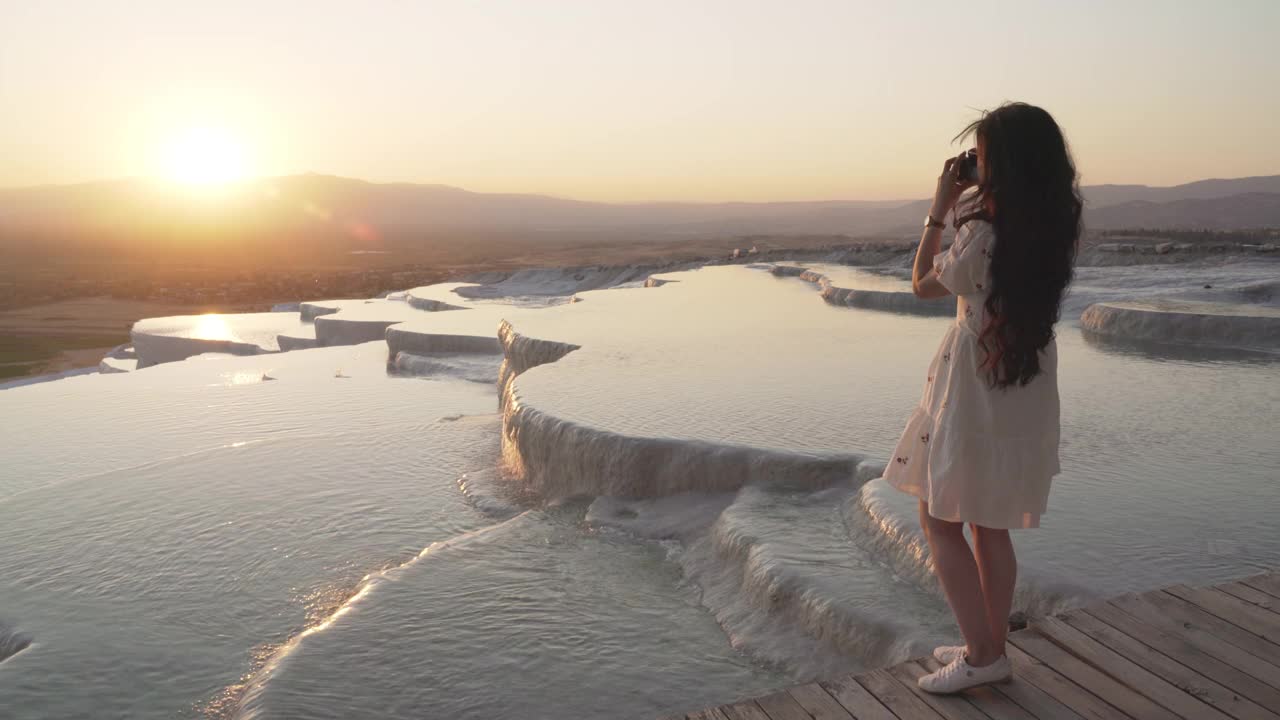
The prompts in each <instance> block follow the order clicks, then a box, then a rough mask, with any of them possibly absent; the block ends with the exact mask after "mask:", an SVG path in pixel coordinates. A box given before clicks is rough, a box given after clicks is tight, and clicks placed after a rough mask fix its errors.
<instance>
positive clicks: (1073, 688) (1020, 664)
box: [1000, 630, 1125, 720]
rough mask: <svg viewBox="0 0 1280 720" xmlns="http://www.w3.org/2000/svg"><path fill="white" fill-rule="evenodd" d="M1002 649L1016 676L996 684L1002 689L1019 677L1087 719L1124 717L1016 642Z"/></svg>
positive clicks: (1015, 683) (1099, 719)
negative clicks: (1004, 684) (1022, 648)
mask: <svg viewBox="0 0 1280 720" xmlns="http://www.w3.org/2000/svg"><path fill="white" fill-rule="evenodd" d="M1019 632H1026V631H1025V630H1020V631H1019ZM1014 634H1017V633H1014ZM1010 637H1012V635H1011V636H1010ZM1005 652H1006V653H1008V655H1009V660H1010V661H1012V662H1013V675H1014V677H1015V678H1016V680H1015V681H1014V683H1013V684H1012V685H1008V686H1005V687H1003V688H1000V689H1001V690H1002V691H1004V692H1008V691H1009V690H1012V689H1013V688H1014V687H1016V686H1017V685H1018V681H1019V680H1021V681H1025V682H1027V683H1028V684H1031V685H1033V686H1034V687H1037V688H1039V689H1040V690H1041V691H1043V692H1044V693H1045V694H1047V695H1049V696H1050V697H1052V698H1054V699H1055V700H1057V701H1058V702H1060V703H1062V704H1063V705H1065V706H1067V707H1068V708H1070V709H1071V711H1072V712H1074V713H1076V714H1077V715H1078V716H1080V717H1083V718H1089V719H1090V720H1114V719H1115V718H1117V717H1125V715H1124V714H1123V713H1121V712H1120V711H1118V710H1116V709H1115V708H1113V707H1111V706H1110V705H1108V704H1106V703H1105V702H1103V700H1102V698H1100V697H1098V696H1097V695H1094V694H1093V693H1091V692H1089V691H1088V690H1086V689H1084V688H1082V687H1080V686H1079V685H1076V684H1075V683H1074V682H1071V681H1070V680H1068V679H1067V678H1065V677H1063V676H1062V674H1061V673H1059V672H1058V671H1056V670H1054V669H1053V668H1051V667H1049V666H1048V665H1045V664H1044V663H1042V662H1040V661H1039V660H1038V659H1036V658H1034V657H1032V656H1030V655H1028V654H1026V653H1024V652H1022V651H1021V650H1019V649H1018V646H1016V645H1009V646H1007V647H1005Z"/></svg>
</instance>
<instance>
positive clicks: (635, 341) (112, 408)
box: [0, 266, 1280, 718]
mask: <svg viewBox="0 0 1280 720" xmlns="http://www.w3.org/2000/svg"><path fill="white" fill-rule="evenodd" d="M814 269H815V270H821V271H823V272H824V274H826V275H827V276H828V277H829V278H831V280H832V282H833V283H834V284H836V285H841V284H842V283H844V284H845V286H848V287H858V288H861V289H868V290H880V291H887V292H900V291H902V283H901V281H898V280H895V279H893V278H884V277H882V276H879V275H875V274H872V273H867V272H865V271H861V270H853V269H843V270H842V269H840V268H839V267H838V266H825V267H821V268H814ZM1133 272H1134V271H1133V270H1132V269H1128V268H1125V269H1116V272H1115V273H1114V277H1111V276H1109V275H1108V274H1107V272H1105V271H1102V270H1090V271H1089V272H1088V273H1086V276H1087V283H1085V284H1084V285H1082V290H1081V293H1082V294H1085V293H1095V294H1101V293H1106V294H1107V298H1108V299H1111V298H1112V296H1114V297H1115V298H1123V297H1125V293H1124V287H1123V286H1124V283H1125V282H1126V278H1128V275H1126V273H1128V274H1132V273H1133ZM1215 272H1218V273H1219V275H1217V276H1215V277H1216V278H1219V280H1218V281H1219V282H1222V281H1223V280H1227V281H1230V280H1231V279H1232V278H1236V279H1238V280H1239V281H1240V282H1250V281H1254V280H1255V279H1256V277H1257V276H1258V275H1257V272H1256V269H1252V268H1251V269H1248V270H1247V271H1241V272H1238V273H1235V274H1232V273H1231V271H1230V270H1224V269H1218V270H1216V271H1215ZM1193 275H1194V273H1192V272H1186V273H1185V277H1186V278H1192V276H1193ZM570 277H571V276H570ZM663 277H664V278H666V279H668V280H671V281H673V282H668V283H666V284H664V285H662V286H661V287H654V288H639V287H635V288H630V289H612V290H600V291H591V292H582V293H579V295H578V298H579V299H580V300H581V302H574V303H571V304H555V303H553V302H530V301H528V300H527V297H534V296H537V294H536V293H534V292H530V289H531V288H532V289H533V290H536V289H537V288H536V287H533V286H532V285H531V284H530V283H531V280H529V279H528V278H525V279H522V281H521V283H519V288H518V289H519V291H520V293H521V294H522V295H525V296H527V297H526V299H525V300H521V301H520V302H518V303H514V304H510V305H506V306H503V305H502V304H501V303H500V302H498V300H499V298H498V297H497V295H498V293H488V294H485V293H479V294H478V295H477V298H479V301H478V302H477V301H469V300H467V299H466V298H462V297H458V298H457V302H456V303H453V302H449V301H451V300H454V299H455V298H454V296H453V295H451V294H450V293H452V291H453V287H457V286H453V287H450V288H447V289H437V291H431V290H429V289H418V290H415V291H414V292H413V293H410V294H409V295H408V298H409V301H408V302H399V303H397V302H396V301H391V300H388V301H381V302H379V303H373V304H366V303H358V304H355V305H352V306H351V307H345V308H344V309H340V310H339V312H338V313H334V314H333V315H331V316H327V317H329V323H330V328H329V331H331V332H332V337H333V338H342V337H351V338H357V337H360V336H361V334H362V333H364V332H365V328H366V327H367V326H368V325H371V324H372V325H377V324H378V323H383V322H385V323H387V324H388V325H391V324H392V323H395V322H401V321H405V320H407V322H401V324H399V325H394V326H393V331H394V330H395V328H400V329H401V332H402V334H403V335H405V336H406V337H408V338H409V339H410V340H411V339H412V336H414V335H415V334H417V335H419V336H421V337H427V336H429V335H430V334H432V333H436V334H438V335H439V336H441V337H448V338H459V337H468V336H475V337H479V338H485V337H487V338H489V339H490V340H491V339H492V338H493V335H494V331H495V329H496V324H497V323H498V322H499V321H501V320H506V321H507V322H509V323H510V326H511V328H513V330H514V332H515V333H518V334H520V335H521V336H523V337H525V338H531V339H536V340H545V341H555V342H560V343H571V344H572V345H574V346H578V348H577V349H572V348H561V349H559V350H557V351H556V352H555V353H553V355H559V354H561V353H563V352H564V350H565V349H569V350H571V351H570V352H568V354H565V355H563V357H560V358H559V359H558V360H557V361H555V362H551V363H548V364H543V365H538V366H536V367H532V369H529V370H527V371H525V372H524V373H523V374H521V375H519V376H518V377H515V378H514V379H510V377H509V376H504V377H505V378H506V379H507V380H508V381H509V382H508V385H507V387H506V394H505V395H504V397H505V398H507V400H506V403H507V405H506V408H505V410H506V413H507V414H506V416H505V419H506V422H507V423H508V428H507V433H508V435H509V437H508V441H507V442H508V445H509V447H508V448H507V449H508V450H512V449H513V447H514V448H515V449H516V450H517V451H522V452H524V455H522V456H519V457H517V458H516V459H517V460H523V461H524V462H525V463H526V464H527V466H528V467H530V468H532V469H534V470H536V471H537V473H538V474H539V477H540V478H543V481H541V482H540V483H538V484H537V485H529V484H526V483H524V482H523V481H522V480H521V479H520V478H510V477H504V476H502V475H500V474H498V473H495V472H494V470H495V468H496V467H497V466H498V464H499V436H500V435H501V432H500V428H499V426H500V424H501V423H502V421H503V417H502V416H499V415H495V414H493V413H494V411H495V409H496V406H497V405H498V399H499V396H498V393H497V392H495V390H494V389H493V387H492V386H491V385H488V384H481V383H477V382H468V381H466V380H464V379H461V378H471V379H473V380H475V379H484V378H486V377H489V376H490V375H491V374H494V372H495V371H494V370H493V365H494V362H495V360H494V358H493V356H491V355H483V354H480V355H476V354H470V355H457V354H443V355H440V354H435V355H433V354H430V353H428V355H427V356H423V357H417V356H412V357H409V358H408V359H406V360H405V361H404V362H396V367H397V368H400V370H401V371H404V372H423V373H432V374H435V377H433V378H432V379H422V378H408V377H398V376H396V375H395V374H389V372H388V369H387V362H388V360H389V359H391V360H395V359H396V358H395V357H390V358H389V357H388V345H387V343H386V342H383V341H375V342H369V343H364V344H359V345H352V346H347V347H330V348H319V349H310V350H297V351H294V352H289V353H283V354H276V355H257V356H253V357H239V358H231V357H194V358H191V359H189V360H186V361H183V362H174V363H168V364H163V365H160V366H157V367H153V368H149V369H146V370H142V371H139V372H135V373H130V374H122V375H108V376H91V377H79V378H71V379H67V380H62V381H58V382H53V383H47V384H43V385H36V386H30V387H25V388H16V389H11V390H5V391H3V392H0V412H3V414H4V417H5V418H6V419H12V420H11V421H10V422H8V426H9V428H10V432H9V433H8V434H6V435H5V436H4V437H3V438H0V454H2V455H3V457H4V458H5V460H6V462H5V465H4V468H3V470H2V471H0V547H3V548H4V549H5V552H3V553H0V634H3V635H4V637H0V647H14V648H18V650H16V651H15V652H16V654H13V655H12V657H9V658H8V659H7V660H3V664H0V697H3V698H4V699H3V701H2V702H3V705H2V706H0V715H4V714H11V715H16V716H17V717H33V718H34V717H63V716H67V717H72V716H86V715H93V714H99V715H103V716H128V717H156V718H160V717H173V716H175V715H182V714H187V715H198V714H207V715H211V716H223V717H225V716H236V715H238V716H242V717H264V718H266V717H294V716H308V717H350V716H369V717H450V718H481V717H486V718H487V717H515V716H519V717H531V718H594V717H614V718H645V717H653V716H656V715H660V714H663V713H666V712H670V711H674V710H677V709H680V708H687V707H697V706H703V705H708V704H713V703H716V702H721V701H725V700H729V699H731V698H734V697H739V696H744V695H751V694H755V693H758V692H761V691H764V690H766V689H768V688H770V687H774V686H777V685H781V684H783V683H784V682H785V681H787V680H792V679H801V678H809V677H816V676H820V675H825V674H830V673H834V672H843V671H848V670H853V669H858V668H862V667H867V666H872V665H879V664H883V663H887V662H892V661H895V660H898V659H901V658H903V657H905V656H907V655H908V654H912V653H916V652H920V651H922V650H927V648H928V647H929V646H930V645H931V644H932V643H935V642H938V641H941V640H946V639H950V638H952V637H953V634H954V632H955V631H954V628H953V627H952V625H951V622H950V620H949V618H948V614H947V612H946V608H945V604H944V603H943V601H942V599H941V598H940V596H939V595H938V593H937V591H936V588H935V587H934V585H933V583H932V581H931V579H930V577H929V575H928V573H927V562H928V560H927V556H926V554H925V553H924V552H923V549H922V542H921V539H920V537H919V535H918V532H917V531H916V530H915V521H914V513H915V509H914V507H913V503H912V501H911V500H910V498H907V497H905V496H902V495H900V494H897V493H895V492H893V491H891V490H889V489H888V488H886V487H885V486H884V485H883V484H882V483H879V482H878V481H876V480H875V479H874V478H875V477H876V474H877V473H876V466H877V463H878V462H882V461H883V459H884V458H885V456H886V455H887V454H888V452H889V450H890V449H891V448H892V446H893V443H894V441H895V440H896V438H897V435H898V432H899V430H900V428H901V424H902V422H903V421H904V420H905V418H906V416H907V414H908V413H909V412H910V410H911V408H912V406H913V405H914V403H915V402H916V401H917V399H918V397H919V393H920V391H921V388H922V384H923V377H922V376H921V374H922V373H923V371H924V369H925V367H926V366H927V363H928V360H929V357H930V356H931V354H932V352H933V350H934V347H935V344H936V342H937V341H938V339H939V337H940V336H941V334H942V332H943V330H944V329H945V327H946V323H947V322H949V320H948V319H945V318H930V317H918V316H911V315H899V314H893V313H886V312H877V311H872V310H862V309H854V308H847V307H834V306H831V305H828V304H826V303H824V302H823V301H822V299H821V298H820V297H819V295H818V293H817V291H816V290H815V287H814V285H813V284H811V283H808V282H805V281H802V280H800V279H797V278H779V277H774V276H772V275H770V274H768V273H766V272H762V271H760V270H752V269H748V268H743V267H723V268H704V269H702V270H698V271H692V272H682V273H673V274H670V275H664V276H663ZM1109 277H1111V279H1110V280H1109V279H1108V278H1109ZM555 279H556V281H557V282H565V283H567V282H568V281H567V280H566V279H565V278H562V277H560V276H556V277H555ZM624 279H626V280H627V281H628V282H630V281H631V280H632V278H630V276H626V277H625V278H624ZM1128 279H1132V278H1128ZM1166 282H1167V279H1166ZM1184 284H1185V283H1184ZM1149 285H1150V283H1147V284H1143V285H1142V287H1141V288H1135V289H1134V290H1133V291H1132V292H1133V296H1138V295H1142V294H1144V293H1147V292H1148V290H1149V288H1148V286H1149ZM557 287H559V286H557ZM420 291H421V292H420ZM415 293H416V294H417V297H418V305H413V298H414V296H415ZM473 294H476V293H473ZM435 302H446V303H448V304H451V305H453V304H456V305H457V306H459V307H463V308H467V309H464V310H461V311H448V312H438V311H427V310H426V309H424V308H429V307H430V308H435V309H439V308H438V307H436V306H435V305H433V304H432V303H435ZM352 308H354V309H352ZM344 312H345V313H346V316H347V317H348V318H349V320H345V321H344V319H343V318H344V315H343V313H344ZM281 321H282V327H283V326H285V325H288V326H289V327H292V323H294V322H295V321H296V322H301V321H300V320H297V319H296V318H294V317H283V318H281ZM246 322H247V323H249V324H248V325H242V326H243V327H249V326H250V325H252V326H254V327H257V326H258V323H260V322H265V321H259V320H256V319H255V320H252V321H246ZM344 322H349V324H350V325H351V326H352V328H355V329H354V330H352V329H350V328H347V327H345V326H344ZM268 325H270V323H267V324H265V325H261V327H267V326H268ZM229 327H238V325H237V323H236V322H235V321H232V322H231V323H230V325H229ZM286 329H287V328H286ZM390 336H391V335H389V337H390ZM406 342H407V341H406ZM1059 343H1060V355H1061V376H1060V379H1061V386H1062V397H1063V426H1064V427H1063V437H1064V444H1063V448H1062V458H1063V466H1064V473H1063V475H1062V476H1061V477H1059V478H1058V479H1057V480H1056V482H1055V487H1054V492H1053V495H1052V496H1051V499H1050V506H1049V513H1048V514H1047V515H1046V516H1045V517H1044V519H1043V520H1044V527H1043V528H1042V529H1041V530H1038V531H1029V532H1024V533H1019V534H1018V535H1017V542H1018V547H1019V553H1020V559H1021V561H1022V563H1023V566H1024V571H1025V572H1024V582H1023V584H1022V587H1021V592H1020V597H1019V605H1020V606H1022V607H1025V608H1028V609H1032V610H1036V609H1052V608H1054V607H1060V606H1062V605H1064V604H1071V603H1074V602H1079V601H1081V600H1082V599H1083V598H1085V597H1087V596H1088V595H1089V594H1090V593H1098V594H1104V595H1105V594H1111V593H1116V592H1121V591H1125V590H1135V589H1144V588H1149V587H1153V586H1156V585H1163V584H1169V583H1173V582H1190V583H1201V582H1207V581H1212V580H1218V579H1224V578H1227V577H1231V576H1238V575H1244V574H1247V573H1249V572H1251V571H1253V570H1255V569H1258V568H1261V567H1265V566H1274V565H1277V564H1280V538H1277V537H1276V536H1275V533H1273V532H1271V525H1272V518H1273V517H1274V515H1275V513H1276V512H1277V510H1280V484H1278V483H1276V482H1275V480H1276V476H1275V468H1276V467H1277V466H1280V449H1278V448H1277V446H1276V443H1275V442H1274V432H1273V430H1272V426H1273V425H1274V422H1272V421H1271V420H1274V419H1280V418H1277V416H1276V408H1278V407H1280V364H1278V363H1277V362H1276V360H1275V357H1274V356H1271V355H1262V354H1240V353H1233V352H1212V351H1200V350H1188V349H1181V350H1178V349H1171V348H1159V347H1151V346H1146V345H1128V344H1122V343H1114V342H1106V343H1104V342H1102V341H1099V340H1096V339H1087V338H1086V337H1085V336H1084V335H1082V334H1081V333H1080V331H1079V330H1078V329H1077V328H1076V326H1075V324H1074V322H1072V321H1071V319H1070V318H1069V319H1068V321H1066V322H1064V323H1063V324H1062V326H1061V327H1060V339H1059ZM429 345H430V344H429V343H428V344H426V345H424V347H427V346H429ZM513 347H515V346H508V348H507V352H508V357H507V360H508V363H509V364H512V363H514V364H515V365H520V369H523V367H529V366H532V365H535V364H536V363H534V362H526V360H529V358H522V357H515V356H513V355H512V354H511V353H512V352H513V350H512V348H513ZM533 349H534V350H537V349H538V346H536V343H535V347H534V348H533ZM402 359H403V358H402ZM544 359H545V358H544ZM509 370H510V367H509V368H508V371H509ZM517 435H519V436H521V438H522V439H521V440H520V441H521V442H525V443H526V444H525V445H524V446H520V445H519V442H516V441H515V440H512V437H515V436H517ZM512 443H515V445H512ZM534 451H536V452H534ZM604 451H608V452H614V451H617V453H621V454H619V455H617V457H615V458H614V460H615V461H617V462H618V463H619V464H618V465H617V467H619V468H622V467H623V464H625V463H627V462H639V463H652V464H644V465H642V466H641V471H639V472H637V471H635V469H634V468H632V470H631V472H633V473H634V474H635V475H636V477H637V478H639V479H640V480H639V481H638V482H637V483H634V484H632V485H631V486H629V487H631V488H632V489H633V490H637V491H638V492H637V493H633V494H637V495H640V496H641V497H626V498H624V497H611V496H609V490H608V488H610V487H614V485H613V484H611V483H613V482H614V479H611V478H610V477H607V476H605V475H602V474H600V473H598V472H597V471H598V470H599V467H600V466H599V465H592V464H591V463H592V458H597V457H598V456H599V455H600V454H601V453H602V452H604ZM748 451H749V452H748ZM764 451H767V453H768V454H767V455H763V456H754V455H750V452H764ZM743 453H747V454H745V455H744V454H743ZM655 458H661V459H662V464H657V463H656V460H655ZM508 459H509V460H510V459H511V458H508ZM788 463H810V465H809V466H805V467H810V466H812V467H816V468H818V469H817V470H816V471H815V473H814V474H813V475H812V476H811V477H808V478H807V482H802V483H798V484H797V483H795V482H788V480H789V478H787V477H785V475H786V473H785V472H784V471H785V470H786V468H787V467H790V465H788ZM814 463H816V465H814ZM824 463H825V464H824ZM726 468H729V469H732V468H741V469H743V471H744V474H743V475H742V476H738V477H734V476H733V473H732V472H727V471H726ZM841 468H847V472H843V471H842V470H841ZM659 470H660V471H661V474H663V475H665V476H667V480H666V481H664V482H657V481H655V480H652V476H653V475H655V474H656V473H658V472H659ZM748 472H749V473H752V474H751V477H755V478H757V481H756V482H755V484H750V485H747V486H745V487H743V486H742V481H743V478H744V477H746V476H747V475H746V473H748ZM842 472H843V474H841V473H842ZM645 478H650V479H649V480H645ZM460 479H462V482H461V483H460V482H459V480H460ZM790 479H792V480H794V478H790ZM646 483H647V484H646ZM863 483H865V484H863ZM592 488H595V490H594V491H592ZM535 490H536V491H541V492H544V493H547V494H546V495H543V496H539V495H536V494H534V495H531V494H530V493H531V492H533V491H535ZM568 490H572V491H573V494H585V495H586V496H587V497H585V498H577V499H571V500H566V499H563V498H560V497H558V496H559V495H560V494H562V493H561V492H560V491H568ZM593 496H594V497H593ZM19 640H21V641H22V642H18V641H19ZM11 641H12V642H11ZM27 641H30V645H29V646H28V645H26V642H27ZM19 645H21V646H22V647H20V648H19Z"/></svg>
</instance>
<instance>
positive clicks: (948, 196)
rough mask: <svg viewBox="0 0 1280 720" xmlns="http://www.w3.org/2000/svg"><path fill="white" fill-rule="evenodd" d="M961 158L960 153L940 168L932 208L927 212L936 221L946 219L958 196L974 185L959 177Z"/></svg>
mask: <svg viewBox="0 0 1280 720" xmlns="http://www.w3.org/2000/svg"><path fill="white" fill-rule="evenodd" d="M963 157H964V153H960V154H959V155H957V156H955V157H953V158H947V162H946V163H945V164H943V166H942V174H941V175H939V176H938V190H937V192H935V193H934V195H933V207H932V209H930V210H929V214H930V215H931V216H933V217H934V218H935V219H937V220H942V219H943V218H944V217H946V216H947V213H949V212H951V208H953V207H955V206H956V203H957V202H958V201H959V200H960V195H961V194H962V193H963V192H964V191H965V190H968V189H969V188H971V187H973V185H974V183H973V181H972V180H969V179H968V178H963V177H961V176H960V159H961V158H963Z"/></svg>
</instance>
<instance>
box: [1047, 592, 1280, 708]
mask: <svg viewBox="0 0 1280 720" xmlns="http://www.w3.org/2000/svg"><path fill="white" fill-rule="evenodd" d="M1063 621H1064V622H1065V623H1066V624H1067V625H1070V626H1071V627H1073V628H1075V629H1076V630H1079V631H1080V632H1082V633H1084V634H1085V635H1087V636H1089V637H1090V638H1093V639H1094V640H1095V641H1097V642H1099V643H1101V644H1102V645H1104V646H1106V647H1107V648H1108V649H1110V650H1111V651H1113V652H1115V653H1117V654H1118V655H1121V656H1123V657H1124V658H1126V659H1128V660H1129V661H1131V662H1133V663H1135V664H1136V665H1138V666H1139V667H1142V668H1146V669H1147V670H1149V671H1151V672H1152V673H1154V674H1156V675H1157V676H1159V677H1160V678H1162V679H1163V680H1166V681H1168V683H1170V684H1171V685H1173V686H1174V687H1176V688H1178V689H1179V690H1181V691H1183V692H1185V693H1187V694H1188V695H1190V696H1193V697H1195V698H1198V699H1199V700H1200V702H1202V703H1205V704H1208V705H1212V706H1213V707H1215V708H1217V709H1218V710H1221V711H1222V713H1225V714H1226V715H1227V716H1230V717H1234V718H1237V719H1238V720H1245V719H1246V718H1247V719H1248V720H1280V716H1276V715H1274V714H1272V713H1270V712H1268V711H1267V710H1266V709H1265V708H1263V707H1261V706H1260V705H1257V704H1255V703H1253V702H1252V701H1250V700H1248V699H1247V698H1244V697H1241V696H1240V695H1239V694H1237V693H1235V692H1233V691H1232V690H1230V689H1228V688H1225V687H1223V686H1222V685H1219V684H1218V683H1216V682H1214V681H1213V680H1210V679H1209V678H1207V677H1205V676H1203V675H1201V674H1200V673H1197V672H1196V671H1194V670H1192V669H1191V668H1189V667H1187V666H1186V665H1183V664H1182V663H1180V662H1178V661H1177V660H1175V659H1173V658H1170V657H1168V656H1167V655H1164V654H1163V653H1160V652H1158V651H1156V650H1155V649H1153V648H1150V647H1148V646H1146V645H1144V644H1142V643H1141V642H1139V641H1138V640H1136V639H1134V638H1132V637H1130V636H1128V635H1126V634H1125V633H1124V632H1122V631H1120V630H1117V629H1116V628H1113V627H1111V626H1110V625H1108V624H1106V623H1105V622H1103V621H1101V620H1099V619H1097V618H1095V617H1093V616H1092V615H1088V614H1086V613H1085V612H1083V611H1075V612H1071V613H1068V614H1067V615H1066V616H1064V618H1063ZM1149 697H1150V696H1149ZM1153 699H1156V700H1157V701H1158V698H1153ZM1166 707H1169V706H1166ZM1170 709H1172V710H1175V711H1176V710H1177V708H1172V707H1171V708H1170Z"/></svg>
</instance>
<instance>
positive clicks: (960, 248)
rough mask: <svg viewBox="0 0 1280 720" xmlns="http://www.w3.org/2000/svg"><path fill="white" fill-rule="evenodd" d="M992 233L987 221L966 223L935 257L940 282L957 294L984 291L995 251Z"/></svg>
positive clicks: (935, 268)
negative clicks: (952, 240) (948, 245)
mask: <svg viewBox="0 0 1280 720" xmlns="http://www.w3.org/2000/svg"><path fill="white" fill-rule="evenodd" d="M992 239H993V236H992V233H991V228H990V226H989V225H987V223H985V222H982V221H980V220H971V221H969V222H967V223H965V224H964V227H962V228H961V229H960V232H959V233H957V234H956V239H955V241H954V242H952V243H951V247H950V248H948V249H947V251H946V252H942V253H938V254H937V255H934V256H933V271H934V274H935V275H937V277H938V282H940V283H942V286H943V287H945V288H946V289H948V290H950V291H951V292H952V294H954V295H972V294H974V293H980V292H983V290H984V289H985V288H986V287H988V285H989V284H990V280H989V279H988V278H987V275H988V272H989V268H990V258H991V256H990V253H991V250H992V247H991V245H992Z"/></svg>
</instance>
